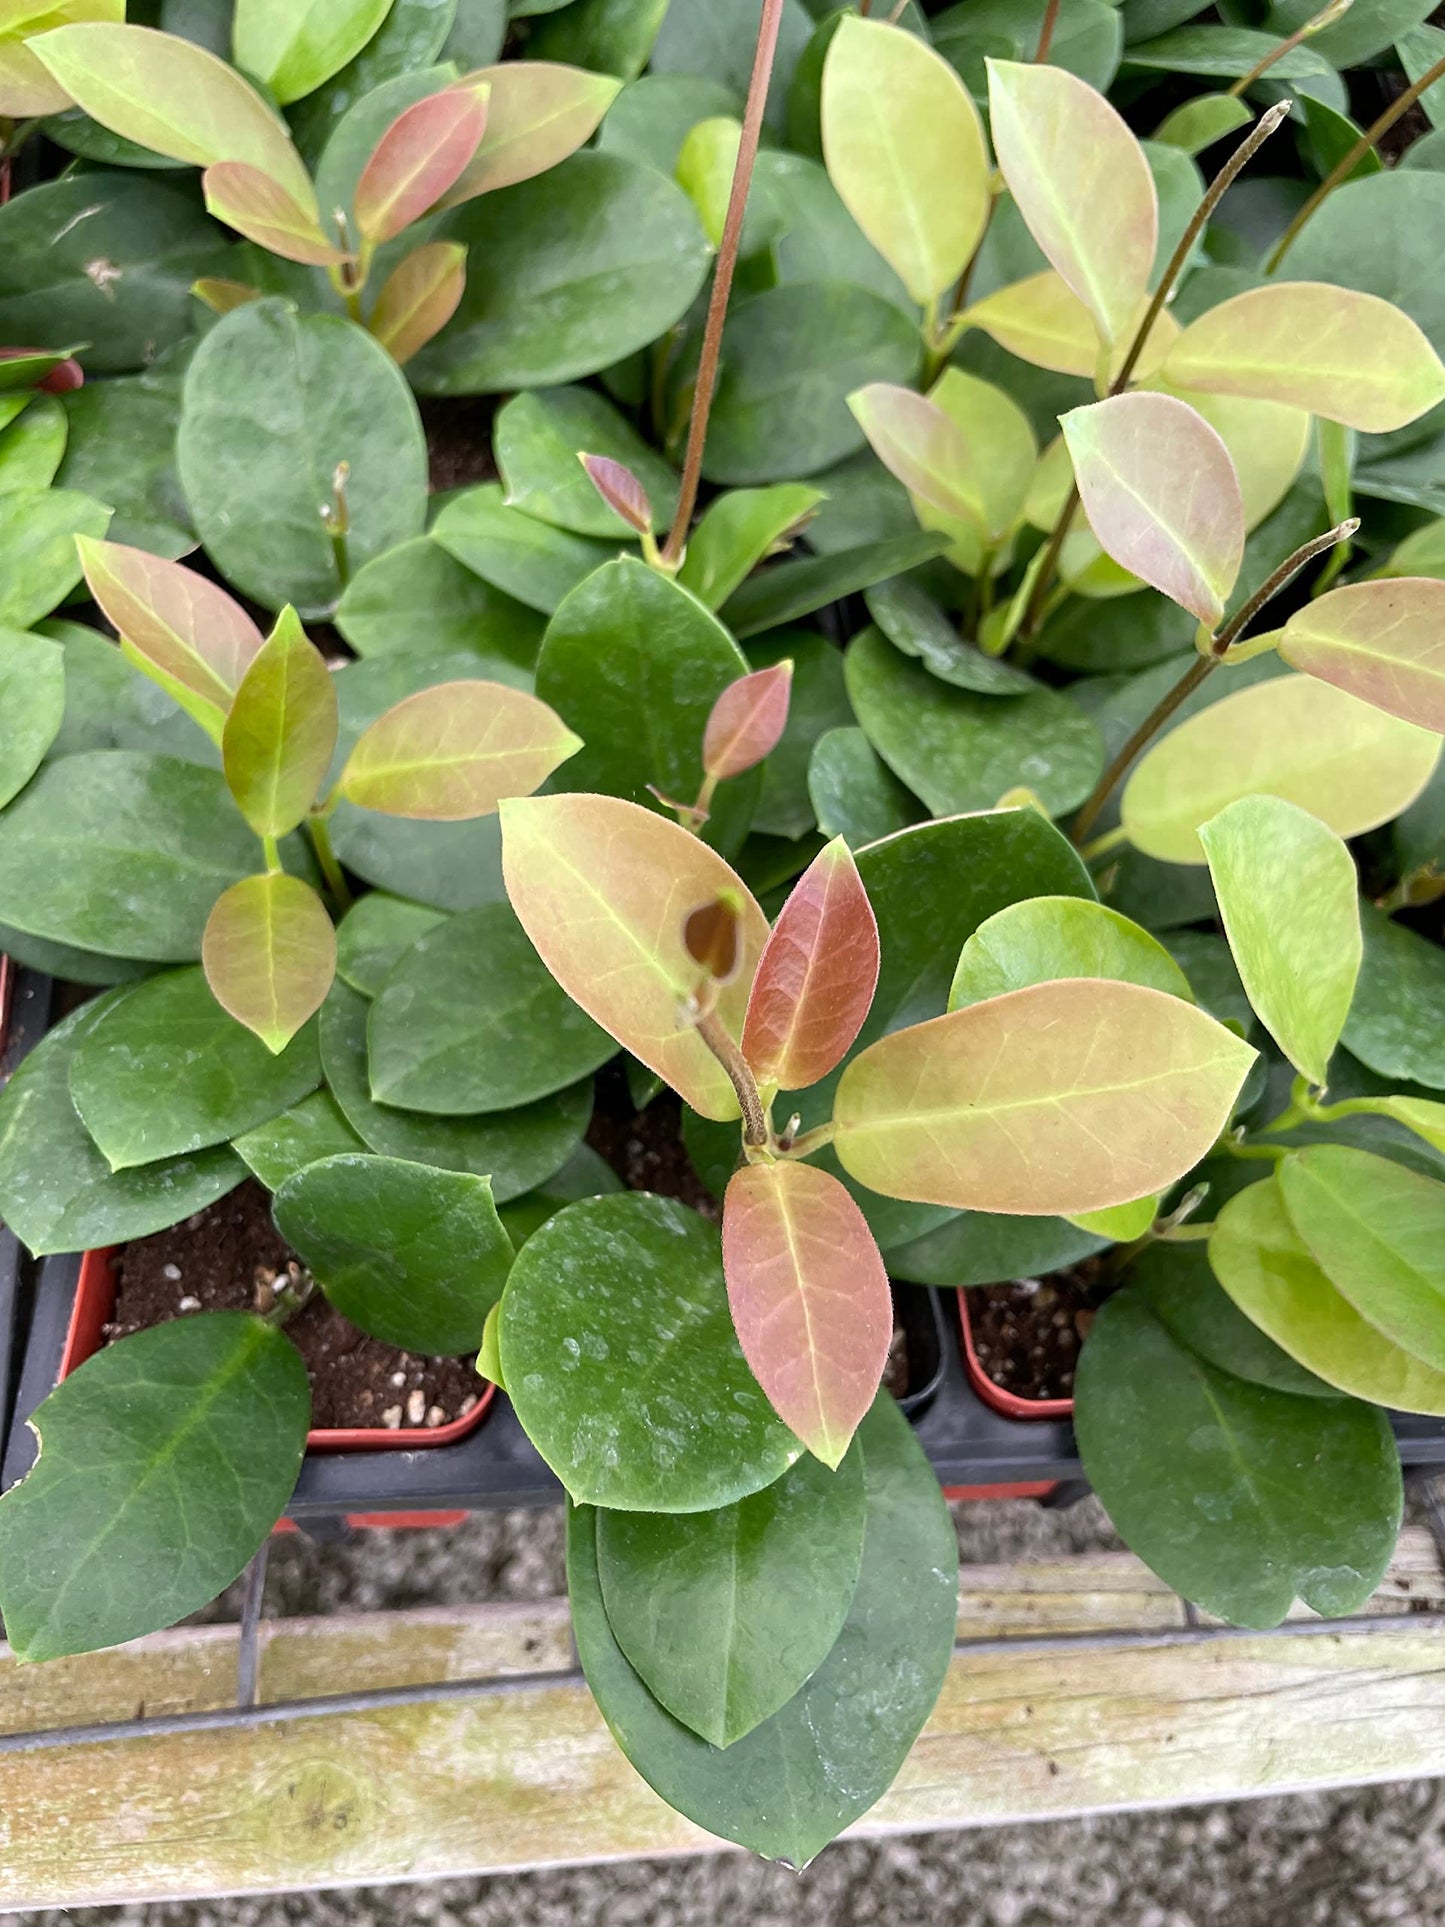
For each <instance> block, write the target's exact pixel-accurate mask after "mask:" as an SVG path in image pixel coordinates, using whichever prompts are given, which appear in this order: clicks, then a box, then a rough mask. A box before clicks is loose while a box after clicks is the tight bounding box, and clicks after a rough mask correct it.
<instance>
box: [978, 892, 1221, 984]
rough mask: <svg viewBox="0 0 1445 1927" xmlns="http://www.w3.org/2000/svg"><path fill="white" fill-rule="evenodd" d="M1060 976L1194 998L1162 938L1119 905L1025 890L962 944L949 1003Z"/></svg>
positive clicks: (1038, 982)
mask: <svg viewBox="0 0 1445 1927" xmlns="http://www.w3.org/2000/svg"><path fill="white" fill-rule="evenodd" d="M1058 977H1095V978H1111V979H1113V980H1115V981H1117V982H1119V983H1128V984H1144V985H1146V986H1148V987H1149V988H1150V989H1152V990H1162V991H1164V992H1166V993H1167V994H1168V995H1169V996H1172V997H1182V998H1183V999H1184V1000H1185V1001H1186V1002H1188V1003H1192V1002H1193V1001H1194V993H1193V991H1192V990H1191V989H1190V988H1189V980H1188V978H1187V977H1186V976H1185V975H1184V972H1183V971H1182V970H1181V969H1180V968H1179V966H1178V964H1176V963H1175V961H1174V959H1173V958H1172V957H1171V956H1170V955H1169V952H1168V951H1167V950H1166V949H1165V948H1164V946H1163V944H1161V943H1159V942H1158V941H1157V940H1156V939H1155V938H1153V937H1151V936H1150V935H1149V932H1148V931H1147V930H1141V929H1140V928H1139V926H1138V924H1137V923H1131V922H1130V921H1129V919H1128V918H1127V917H1121V916H1120V915H1119V912H1118V911H1117V910H1110V909H1109V908H1108V907H1107V906H1106V905H1105V904H1102V903H1090V902H1089V901H1088V900H1087V899H1086V898H1083V897H1028V898H1025V899H1024V900H1023V901H1022V902H1020V903H1012V904H1010V905H1009V906H1008V908H1007V909H1006V910H998V911H996V912H995V913H994V915H993V916H991V917H988V918H987V919H985V921H984V922H983V923H981V924H980V925H979V926H978V928H977V930H975V931H974V933H973V935H972V936H971V937H970V938H969V940H968V942H967V943H966V944H965V945H964V946H963V950H962V952H961V954H960V956H959V959H958V969H957V970H956V971H955V972H954V976H953V983H952V985H951V987H950V989H949V993H948V1008H949V1009H950V1010H961V1009H963V1008H964V1007H965V1006H966V1005H968V1004H978V1003H982V1002H983V1001H984V1000H985V999H986V998H989V997H1001V996H1003V994H1004V992H1005V991H1009V990H1022V989H1024V988H1025V987H1026V986H1027V985H1029V984H1042V983H1048V982H1049V981H1050V980H1052V979H1054V978H1058Z"/></svg>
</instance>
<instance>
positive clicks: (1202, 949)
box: [1164, 930, 1254, 1037]
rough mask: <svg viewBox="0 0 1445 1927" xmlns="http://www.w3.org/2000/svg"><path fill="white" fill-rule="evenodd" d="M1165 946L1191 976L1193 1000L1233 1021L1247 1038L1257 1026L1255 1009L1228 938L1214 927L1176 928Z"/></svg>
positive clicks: (1221, 1020)
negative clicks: (1243, 982) (1251, 1007)
mask: <svg viewBox="0 0 1445 1927" xmlns="http://www.w3.org/2000/svg"><path fill="white" fill-rule="evenodd" d="M1164 947H1165V949H1166V950H1167V951H1168V952H1169V954H1170V956H1171V957H1172V958H1173V959H1174V961H1175V963H1177V964H1178V966H1179V968H1180V969H1181V970H1182V971H1183V972H1184V974H1185V976H1186V977H1187V978H1188V979H1189V986H1190V988H1191V990H1192V991H1193V992H1194V1001H1195V1002H1196V1003H1197V1004H1199V1005H1200V1006H1201V1008H1202V1009H1204V1010H1207V1011H1208V1012H1209V1014H1210V1016H1211V1017H1217V1018H1218V1019H1219V1021H1220V1023H1221V1024H1232V1025H1233V1026H1234V1028H1235V1029H1236V1030H1237V1031H1238V1032H1239V1034H1240V1036H1241V1037H1247V1036H1248V1035H1249V1033H1250V1031H1251V1030H1253V1028H1254V1012H1253V1011H1252V1010H1251V1009H1250V1006H1249V999H1248V997H1246V996H1245V994H1244V985H1243V984H1242V983H1241V982H1240V980H1239V972H1238V970H1237V969H1236V968H1235V964H1234V958H1233V956H1232V955H1231V954H1230V949H1229V943H1228V940H1227V939H1226V938H1224V937H1221V936H1219V935H1217V934H1216V933H1215V932H1214V931H1212V930H1175V931H1171V932H1170V934H1169V937H1168V939H1167V941H1166V942H1165V945H1164Z"/></svg>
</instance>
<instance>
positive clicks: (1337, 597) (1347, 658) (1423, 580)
mask: <svg viewBox="0 0 1445 1927" xmlns="http://www.w3.org/2000/svg"><path fill="white" fill-rule="evenodd" d="M1279 653H1280V654H1281V655H1282V656H1283V657H1284V659H1285V661H1286V662H1288V663H1293V665H1294V667H1295V668H1296V669H1303V670H1304V671H1305V672H1306V673H1307V674H1308V675H1311V676H1318V677H1320V678H1321V680H1323V681H1324V682H1327V683H1333V684H1334V686H1335V687H1336V689H1344V690H1347V691H1348V692H1349V694H1350V695H1352V696H1358V697H1360V698H1361V700H1362V701H1364V702H1367V703H1373V704H1374V706H1375V708H1376V709H1384V710H1388V711H1389V713H1390V715H1392V716H1399V717H1402V718H1403V719H1404V721H1405V722H1407V723H1418V724H1419V725H1420V726H1421V728H1422V729H1430V730H1434V731H1436V732H1437V733H1441V734H1445V582H1437V581H1435V580H1433V579H1432V578H1430V577H1428V576H1414V577H1409V576H1407V577H1404V578H1397V579H1394V580H1391V581H1385V582H1353V583H1350V584H1348V585H1347V586H1346V587H1345V588H1343V589H1332V590H1331V591H1330V592H1329V594H1328V595H1322V596H1320V597H1319V598H1318V599H1317V600H1316V601H1314V602H1307V603H1306V604H1305V605H1304V607H1303V608H1302V609H1299V610H1296V612H1295V614H1294V615H1292V616H1291V617H1290V619H1289V621H1288V622H1287V623H1286V624H1285V625H1284V633H1283V635H1282V636H1281V637H1280V642H1279Z"/></svg>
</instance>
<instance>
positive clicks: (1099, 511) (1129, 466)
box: [1060, 394, 1244, 1196]
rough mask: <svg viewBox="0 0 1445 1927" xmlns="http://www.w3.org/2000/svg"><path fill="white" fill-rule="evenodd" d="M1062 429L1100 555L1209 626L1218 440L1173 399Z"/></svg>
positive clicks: (1217, 577) (1223, 593)
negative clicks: (1107, 557) (1112, 560)
mask: <svg viewBox="0 0 1445 1927" xmlns="http://www.w3.org/2000/svg"><path fill="white" fill-rule="evenodd" d="M1060 425H1061V426H1062V428H1063V431H1064V440H1065V442H1066V443H1067V444H1068V449H1069V455H1070V458H1071V459H1072V461H1073V464H1074V476H1075V479H1076V480H1077V482H1078V484H1079V494H1080V496H1081V497H1082V498H1083V503H1084V513H1085V514H1086V515H1087V516H1088V518H1089V526H1090V528H1092V529H1093V531H1094V534H1095V535H1096V536H1097V537H1098V539H1099V542H1100V544H1101V546H1102V547H1103V548H1104V550H1105V551H1106V553H1107V554H1109V555H1111V556H1112V557H1113V558H1114V560H1115V561H1116V562H1117V563H1118V564H1119V565H1120V567H1121V568H1125V569H1128V570H1130V571H1131V572H1132V573H1133V574H1134V575H1137V576H1138V577H1140V579H1141V580H1142V581H1144V582H1147V583H1149V584H1150V586H1151V587H1152V588H1155V589H1158V590H1160V591H1161V592H1162V593H1163V594H1164V595H1167V596H1168V597H1169V598H1170V600H1171V601H1173V602H1177V603H1178V604H1179V605H1180V607H1181V608H1183V609H1187V610H1188V611H1189V613H1190V614H1191V615H1194V616H1198V618H1199V620H1200V621H1201V622H1206V623H1208V624H1209V625H1210V627H1211V628H1212V627H1213V626H1214V624H1215V623H1217V622H1218V621H1219V619H1220V617H1221V616H1222V615H1223V614H1224V603H1225V598H1226V597H1227V596H1228V594H1229V592H1230V590H1231V589H1232V588H1233V587H1234V579H1235V577H1236V576H1237V575H1238V574H1239V564H1240V560H1241V558H1242V556H1243V554H1244V498H1243V496H1242V494H1241V493H1240V487H1239V477H1238V476H1237V475H1236V474H1235V472H1234V464H1233V462H1232V461H1231V460H1230V459H1229V450H1228V449H1227V448H1226V447H1225V446H1224V443H1223V441H1222V440H1221V439H1220V437H1219V435H1218V434H1217V433H1216V432H1215V430H1214V429H1212V428H1211V427H1210V426H1209V424H1208V422H1206V421H1205V420H1204V418H1203V416H1202V415H1200V414H1198V413H1197V412H1196V411H1195V410H1194V409H1192V408H1191V407H1190V406H1189V405H1188V403H1187V402H1182V401H1178V400H1176V399H1175V397H1174V396H1173V395H1153V394H1134V395H1114V396H1112V397H1111V398H1110V399H1109V400H1107V401H1099V402H1093V403H1092V404H1090V406H1089V407H1087V408H1075V409H1074V410H1072V412H1071V413H1069V414H1067V415H1065V416H1063V417H1062V418H1061V423H1060ZM1135 1195H1136V1196H1138V1195H1140V1193H1135Z"/></svg>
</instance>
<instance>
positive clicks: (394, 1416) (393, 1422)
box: [381, 1405, 401, 1432]
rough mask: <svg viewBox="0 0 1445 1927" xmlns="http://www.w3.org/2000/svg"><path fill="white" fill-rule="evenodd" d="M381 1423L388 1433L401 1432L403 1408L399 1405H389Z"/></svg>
mask: <svg viewBox="0 0 1445 1927" xmlns="http://www.w3.org/2000/svg"><path fill="white" fill-rule="evenodd" d="M381 1422H382V1424H383V1425H384V1426H385V1427H386V1429H387V1431H388V1432H399V1431H400V1430H401V1407H400V1406H399V1405H388V1406H387V1408H386V1410H385V1411H384V1412H383V1413H382V1415H381Z"/></svg>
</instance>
